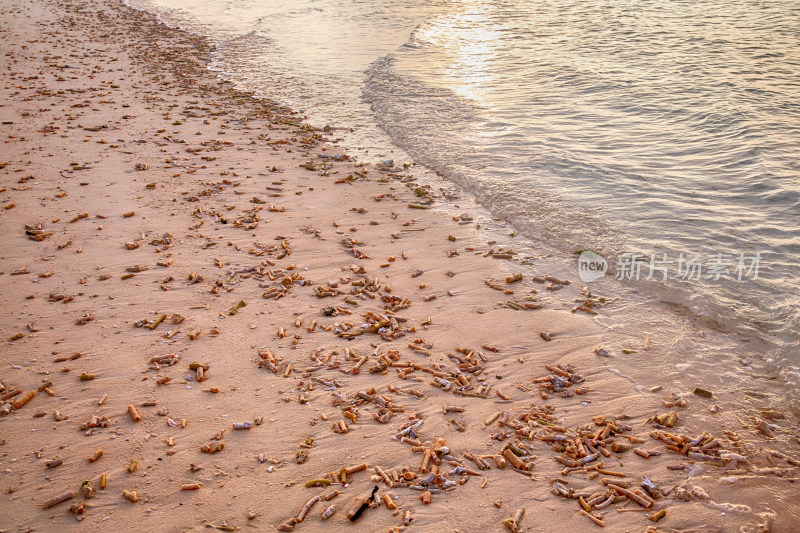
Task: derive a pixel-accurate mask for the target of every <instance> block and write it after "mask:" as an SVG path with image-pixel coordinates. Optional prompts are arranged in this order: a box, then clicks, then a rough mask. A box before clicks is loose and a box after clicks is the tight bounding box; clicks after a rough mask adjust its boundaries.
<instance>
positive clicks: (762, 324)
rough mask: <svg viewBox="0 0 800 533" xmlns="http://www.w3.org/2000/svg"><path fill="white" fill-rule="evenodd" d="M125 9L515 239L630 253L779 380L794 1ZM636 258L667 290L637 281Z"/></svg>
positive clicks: (569, 0)
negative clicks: (487, 216) (483, 211)
mask: <svg viewBox="0 0 800 533" xmlns="http://www.w3.org/2000/svg"><path fill="white" fill-rule="evenodd" d="M144 1H145V0H135V1H132V2H131V3H132V4H133V5H135V6H139V7H146V8H149V9H155V10H157V11H158V12H159V13H160V14H161V16H162V17H163V18H164V19H165V20H166V21H167V22H170V23H172V24H176V25H180V26H183V27H186V28H188V29H191V30H193V31H197V32H199V33H202V34H204V35H206V36H209V37H210V38H211V39H212V40H213V41H214V42H215V43H217V45H218V51H217V53H216V54H215V63H214V68H216V69H218V70H219V71H220V72H221V73H223V75H225V76H227V77H229V78H230V79H232V80H233V81H235V82H236V83H237V84H239V86H241V87H242V88H244V89H249V90H254V91H256V93H258V94H260V95H262V96H265V97H268V98H270V99H274V100H278V101H280V102H282V103H286V104H288V105H290V106H292V107H293V108H295V109H297V110H299V111H301V112H303V113H305V114H306V115H307V116H308V120H309V121H310V122H311V123H312V124H315V125H317V126H320V127H321V126H324V125H326V124H331V125H332V126H334V132H335V135H336V136H337V137H339V138H340V139H341V142H342V144H343V145H344V146H345V147H346V148H347V149H348V150H350V151H351V152H355V153H359V154H360V157H361V158H362V159H372V160H382V159H391V158H395V159H398V160H399V161H401V160H405V159H406V158H407V157H410V158H413V159H414V160H416V161H418V162H421V163H423V164H424V165H425V166H427V167H428V168H429V169H431V170H432V171H434V172H436V173H437V174H438V175H439V176H441V177H443V178H445V179H447V180H450V181H451V182H454V183H456V184H458V185H459V186H460V187H461V188H462V190H465V191H467V192H469V193H471V194H472V195H474V196H475V198H476V199H477V200H478V201H479V202H480V203H481V204H482V205H483V206H485V207H486V208H488V209H489V211H490V212H491V213H492V215H493V216H495V217H497V218H500V219H503V220H505V221H507V222H508V223H510V224H511V225H513V226H514V227H515V228H516V229H517V230H518V231H519V232H521V233H522V234H524V235H526V236H528V237H529V238H530V239H532V241H533V247H534V248H541V249H556V250H561V251H562V252H572V251H575V250H583V249H590V250H594V251H597V252H598V253H599V254H600V255H601V256H603V257H605V258H606V259H607V260H608V262H609V269H610V272H611V273H612V274H613V273H615V272H619V269H620V268H625V266H626V263H625V262H623V259H624V258H623V257H622V254H626V253H638V254H641V257H640V258H639V259H640V262H638V263H637V262H632V263H630V264H628V265H627V266H630V267H633V266H635V265H637V264H638V265H639V266H640V270H639V271H638V276H637V275H635V274H636V271H635V270H627V271H625V272H621V273H625V274H628V275H627V276H624V277H625V278H626V279H623V280H621V281H620V282H619V283H623V284H626V285H629V286H630V287H635V288H637V289H642V290H643V291H644V293H645V294H649V295H651V296H655V297H656V298H657V299H660V300H662V301H664V302H668V303H671V304H674V308H675V309H676V310H677V311H679V312H681V313H688V314H690V315H693V316H695V317H699V318H701V319H705V320H707V321H708V322H709V323H710V324H712V325H718V324H721V325H724V326H725V327H727V328H730V329H732V330H734V331H737V332H741V333H744V334H747V335H748V337H749V338H755V339H757V340H759V342H760V343H761V344H760V345H759V346H760V348H759V350H760V351H762V352H763V353H764V356H765V358H767V359H769V360H770V362H772V363H774V364H776V365H777V366H778V367H779V368H780V369H781V371H782V372H783V373H784V376H785V377H786V378H787V379H788V380H789V381H795V379H796V376H797V371H798V367H800V362H798V360H797V357H798V355H797V354H796V353H793V350H794V349H795V347H796V346H797V345H798V343H800V325H799V324H798V309H799V308H800V265H799V264H798V260H797V257H798V252H800V163H799V162H798V159H797V155H796V154H797V147H798V146H800V46H798V45H799V44H800V43H799V42H798V41H800V9H798V8H800V3H798V2H794V1H788V2H787V1H758V2H752V1H744V0H724V1H722V2H714V3H711V2H708V1H700V2H688V1H675V2H663V1H657V0H645V1H642V2H636V3H630V2H610V1H601V0H592V1H590V2H585V1H583V2H578V1H576V0H554V1H539V2H529V1H521V0H505V1H496V2H487V1H479V0H473V1H470V0H464V1H455V0H452V1H445V0H434V1H422V0H411V1H408V2H404V3H403V4H404V5H403V6H397V5H395V4H396V3H395V2H390V1H388V0H377V1H367V0H361V1H355V0H351V1H348V2H333V1H331V0H315V1H309V0H305V1H301V0H289V1H284V2H279V3H274V4H273V3H266V2H257V1H255V0H251V1H241V0H240V1H237V0H212V1H202V2H201V1H199V0H146V1H147V2H148V4H143V3H142V2H144ZM406 154H407V155H406ZM654 254H655V255H654ZM664 254H665V255H664ZM681 254H683V256H682V257H681ZM718 254H722V255H718ZM756 254H759V259H758V272H757V276H756V273H755V269H753V268H751V267H754V266H755V264H754V261H755V260H754V258H755V257H756ZM692 255H697V256H699V257H698V258H697V260H696V263H697V264H699V265H700V267H701V268H702V269H703V270H702V272H701V274H700V276H699V279H685V278H686V277H687V276H686V275H685V274H686V268H685V267H686V262H687V260H688V259H689V258H690V256H692ZM651 257H652V259H653V261H654V263H653V266H655V267H664V268H666V277H667V279H666V280H664V279H662V277H663V273H662V270H659V269H655V270H653V272H652V277H653V279H650V280H647V281H645V280H644V278H645V277H647V275H648V274H651V271H650V261H651ZM663 260H665V262H661V263H659V262H658V261H663ZM740 260H741V265H739V262H740ZM737 266H738V267H740V268H739V269H738V270H737ZM679 267H684V268H683V272H679V270H678V269H679ZM742 267H743V268H742ZM709 268H712V270H710V271H709V270H708V269H709ZM714 268H716V273H718V274H720V276H719V279H715V278H716V277H717V276H716V274H715V270H714ZM748 268H750V270H749V271H748ZM680 274H683V278H684V279H681V275H680ZM726 276H727V277H726ZM636 277H639V278H640V279H639V280H638V281H637V280H636V279H635V278H636ZM689 277H690V278H693V276H689ZM738 277H741V278H742V280H741V281H739V280H738V279H737V278H738ZM627 278H631V279H627ZM754 278H756V279H754ZM603 284H606V282H603ZM629 311H630V312H631V313H633V314H635V313H636V310H635V309H630V310H629Z"/></svg>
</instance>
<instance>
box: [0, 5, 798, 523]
mask: <svg viewBox="0 0 800 533" xmlns="http://www.w3.org/2000/svg"><path fill="white" fill-rule="evenodd" d="M2 17H3V19H4V20H3V22H4V24H3V29H2V30H1V31H2V43H3V44H2V45H0V46H1V47H2V50H3V54H2V72H3V84H2V92H3V99H2V107H0V119H2V126H0V128H1V129H0V132H2V136H3V141H4V144H3V151H2V161H1V162H0V163H1V164H2V168H0V176H1V177H2V182H0V201H2V206H3V209H2V210H0V211H1V212H0V225H1V226H0V227H1V228H2V237H0V239H2V241H1V242H0V249H2V259H1V262H0V271H1V272H2V274H0V275H1V276H2V278H0V279H2V280H3V281H2V283H3V291H2V307H1V309H2V311H0V312H1V313H2V315H1V316H2V320H0V324H2V325H3V327H2V333H3V335H4V338H3V339H2V341H0V344H2V345H3V351H2V367H0V368H2V370H1V371H0V381H1V382H2V397H3V404H2V409H3V411H2V413H0V414H2V415H3V416H0V466H1V467H2V474H1V477H0V481H1V483H0V489H2V491H3V494H2V498H0V530H3V531H52V530H55V529H57V528H59V529H61V528H70V529H72V528H75V529H77V528H78V527H103V528H111V529H112V530H115V531H140V530H143V529H152V530H156V531H200V530H205V529H206V528H209V527H211V528H217V529H221V530H225V531H234V530H237V529H246V528H248V527H253V528H256V529H257V530H265V531H273V530H275V528H276V527H279V526H280V525H281V524H283V530H291V529H292V528H293V529H294V530H295V531H303V530H307V531H323V530H331V531H343V530H351V529H352V530H356V531H393V530H394V531H397V530H400V531H460V532H472V531H474V532H478V531H509V530H513V529H514V528H518V529H519V531H543V530H553V529H558V530H564V531H587V530H591V529H593V528H596V527H599V526H598V525H596V524H595V523H594V522H595V521H597V522H599V523H602V524H603V525H604V526H605V528H606V529H608V530H611V531H645V530H647V528H649V527H650V528H653V530H658V531H765V530H770V528H771V530H772V531H793V530H794V531H797V530H798V528H797V525H796V524H797V519H798V515H800V510H798V504H797V495H798V486H797V483H796V480H797V476H798V473H800V469H798V466H800V461H798V458H800V453H798V441H797V434H796V431H797V430H796V427H797V421H796V419H795V418H794V416H793V415H792V414H791V413H788V412H784V410H782V409H779V408H772V407H771V406H770V405H768V404H767V402H759V398H758V397H757V396H751V398H752V400H751V404H750V405H747V406H743V405H741V403H742V402H741V401H740V400H739V399H737V398H738V397H734V396H730V397H729V399H726V397H725V396H724V395H722V396H721V397H720V395H719V394H715V391H710V392H711V395H712V397H711V398H708V397H706V395H704V391H694V392H695V393H693V391H692V389H689V390H683V389H680V390H673V388H672V386H673V385H674V384H673V383H670V382H664V383H659V378H658V376H657V375H655V373H654V372H652V371H651V370H649V369H647V368H642V367H641V365H634V364H631V359H629V360H628V362H627V364H626V360H625V356H626V355H630V354H626V353H624V352H620V351H619V350H614V349H612V348H609V347H607V346H606V344H605V343H606V341H607V337H606V332H605V331H604V329H603V328H602V327H600V326H599V325H598V323H597V322H596V321H595V320H594V317H595V316H596V315H595V314H596V313H600V314H601V315H602V314H603V313H604V299H603V298H600V297H597V296H595V295H593V294H591V292H590V291H589V290H588V289H586V288H585V287H584V286H583V285H582V284H581V283H580V281H579V280H578V279H577V276H575V275H574V272H571V271H570V269H569V268H568V265H564V266H563V268H562V269H561V270H553V271H551V270H547V271H541V270H540V271H538V272H537V273H536V274H535V275H531V274H530V273H529V270H530V268H529V267H528V266H526V267H525V268H522V266H521V265H520V263H519V261H518V260H517V259H518V256H519V252H518V251H517V250H509V249H503V248H502V247H500V246H498V245H497V244H496V243H495V244H492V243H491V242H487V240H486V238H485V237H484V235H483V234H482V233H481V228H480V227H478V226H479V225H478V224H476V223H475V221H474V220H473V218H474V216H473V215H474V214H471V213H469V212H463V211H461V212H452V213H449V212H447V211H445V210H442V209H434V208H433V207H434V206H436V205H438V199H437V198H438V197H437V195H436V191H433V190H431V189H430V188H429V187H426V186H425V185H424V184H420V183H419V181H418V180H417V179H415V178H414V177H413V174H414V166H413V165H412V166H408V167H404V166H403V165H401V164H400V162H398V163H397V164H395V165H392V166H373V165H362V164H360V163H356V162H354V161H351V160H350V159H349V158H348V157H347V156H346V155H344V154H342V153H341V151H340V150H339V149H338V148H336V146H335V145H333V144H331V143H330V142H328V139H329V138H332V137H335V130H334V131H331V132H329V131H323V130H315V129H313V128H310V127H308V126H306V125H304V124H303V122H302V119H301V117H298V116H297V115H295V114H293V113H292V111H291V110H289V109H285V108H281V107H280V106H276V105H273V104H270V103H268V102H264V101H257V100H255V99H253V98H252V97H251V96H250V95H247V94H242V93H238V92H236V91H235V90H234V89H233V88H232V87H231V85H230V84H228V83H225V82H222V81H220V80H219V79H217V78H216V77H215V76H214V75H213V73H210V72H208V71H207V70H206V69H205V66H206V64H207V62H208V60H209V57H210V54H211V52H212V49H211V48H210V47H209V45H208V44H207V43H206V42H205V41H203V40H202V39H199V38H196V37H193V36H190V35H187V34H184V33H182V32H179V31H176V30H174V29H169V28H167V27H165V26H162V25H160V24H159V23H158V22H157V21H156V20H155V19H154V17H152V16H151V15H148V14H145V13H141V12H137V11H133V10H131V9H128V8H126V7H124V6H122V5H120V4H118V3H116V2H113V1H105V0H101V1H99V2H91V3H89V2H79V1H64V2H59V1H53V0H40V1H37V2H34V3H26V2H21V1H19V0H9V1H5V2H4V9H3V15H2ZM523 272H524V274H523ZM517 273H520V274H522V275H521V276H515V274H517ZM517 278H521V279H517ZM627 334H628V335H629V338H630V339H634V341H635V342H636V344H637V351H639V352H642V353H646V352H649V351H650V350H652V354H653V357H657V356H658V355H659V350H660V349H661V348H660V339H650V338H649V337H648V336H647V335H646V333H645V332H627ZM609 358H615V364H614V368H613V369H610V367H609V365H608V364H607V361H608V359H609ZM648 375H649V377H650V382H649V383H651V384H650V385H648V386H647V388H646V389H644V390H642V389H641V387H638V388H637V387H634V386H633V385H632V383H631V381H635V382H640V378H641V377H642V376H648ZM631 376H634V377H635V378H631ZM726 387H731V384H730V383H728V384H726ZM720 388H722V387H720ZM28 391H33V392H34V394H33V395H32V396H31V393H30V392H28ZM675 395H677V396H675ZM25 400H27V401H25ZM670 413H674V415H670ZM753 413H755V415H754V414H753ZM235 427H241V428H242V429H235ZM634 449H637V450H638V452H636V451H634ZM101 450H102V453H100V451H101ZM207 452H213V453H207ZM515 466H516V467H515ZM343 469H344V472H343ZM348 469H349V470H348ZM103 475H104V479H105V487H104V488H103V487H101V476H103ZM644 477H646V478H647V479H648V480H650V481H651V482H652V486H650V485H648V486H647V487H645V486H643V485H642V481H643V478H644ZM319 479H322V480H324V481H319V482H317V483H316V485H318V486H312V487H307V486H306V484H307V483H308V482H313V481H314V480H319ZM86 481H89V482H90V483H91V487H89V486H87V484H86ZM620 483H622V484H621V485H620ZM311 484H314V483H311ZM646 485H647V484H646ZM375 486H377V487H378V491H377V494H376V502H375V504H374V505H372V506H371V507H370V508H368V509H367V510H366V511H364V512H363V515H362V516H360V518H358V519H357V520H356V521H355V522H353V523H351V521H350V520H349V519H348V517H347V511H348V509H349V508H350V507H351V505H352V504H353V502H354V500H356V499H357V498H359V497H368V496H369V495H370V493H371V492H372V489H373V487H375ZM626 487H627V488H626ZM333 490H338V491H339V492H340V494H339V495H338V496H336V497H335V498H334V499H331V500H329V501H320V502H316V503H313V504H312V507H311V508H310V511H309V512H308V514H307V516H305V517H304V520H303V521H302V522H299V523H293V522H294V521H295V520H296V519H297V518H298V515H299V514H300V513H301V510H302V509H303V508H304V505H306V503H307V502H309V501H313V500H314V498H315V497H317V496H320V495H328V494H329V493H330V492H331V491H333ZM65 493H66V494H67V495H70V494H71V493H74V497H71V498H69V499H67V500H66V501H64V502H61V503H56V504H54V505H52V506H51V507H48V508H44V503H45V502H46V501H47V500H49V499H51V498H53V497H56V496H59V495H62V494H65ZM133 493H135V495H134V494H133ZM387 494H389V495H390V496H391V498H393V501H394V503H395V504H396V506H397V509H389V508H387V501H385V500H383V498H384V496H385V495H387ZM428 498H429V499H430V503H424V502H423V500H427V499H428ZM132 500H135V501H132ZM332 504H335V505H336V507H335V512H334V514H333V515H332V516H331V517H330V518H328V519H327V520H325V521H324V523H323V520H322V516H321V515H322V513H323V511H325V510H327V509H329V507H330V506H331V505H332ZM598 505H599V506H600V507H599V508H598V507H597V506H598ZM356 507H357V506H356ZM518 509H524V511H525V512H524V516H523V517H522V518H521V520H520V521H519V523H518V524H516V523H513V522H509V521H506V524H504V523H503V522H504V520H506V519H510V518H513V517H514V516H515V514H516V511H517V510H518ZM582 509H585V510H583V512H581V511H582ZM71 510H72V512H71ZM586 510H588V511H589V513H587V512H586ZM661 510H664V511H666V514H665V515H664V516H663V517H662V518H660V519H659V520H658V521H657V522H656V521H655V519H656V518H657V517H658V513H659V511H661ZM588 514H591V515H592V517H593V518H592V517H589V516H587V515H588ZM76 519H81V524H80V526H79V525H78V523H77V522H76ZM293 519H294V520H293ZM84 521H85V522H88V523H84ZM404 522H407V524H404ZM554 524H558V526H557V527H556V526H554ZM392 528H396V529H392Z"/></svg>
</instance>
